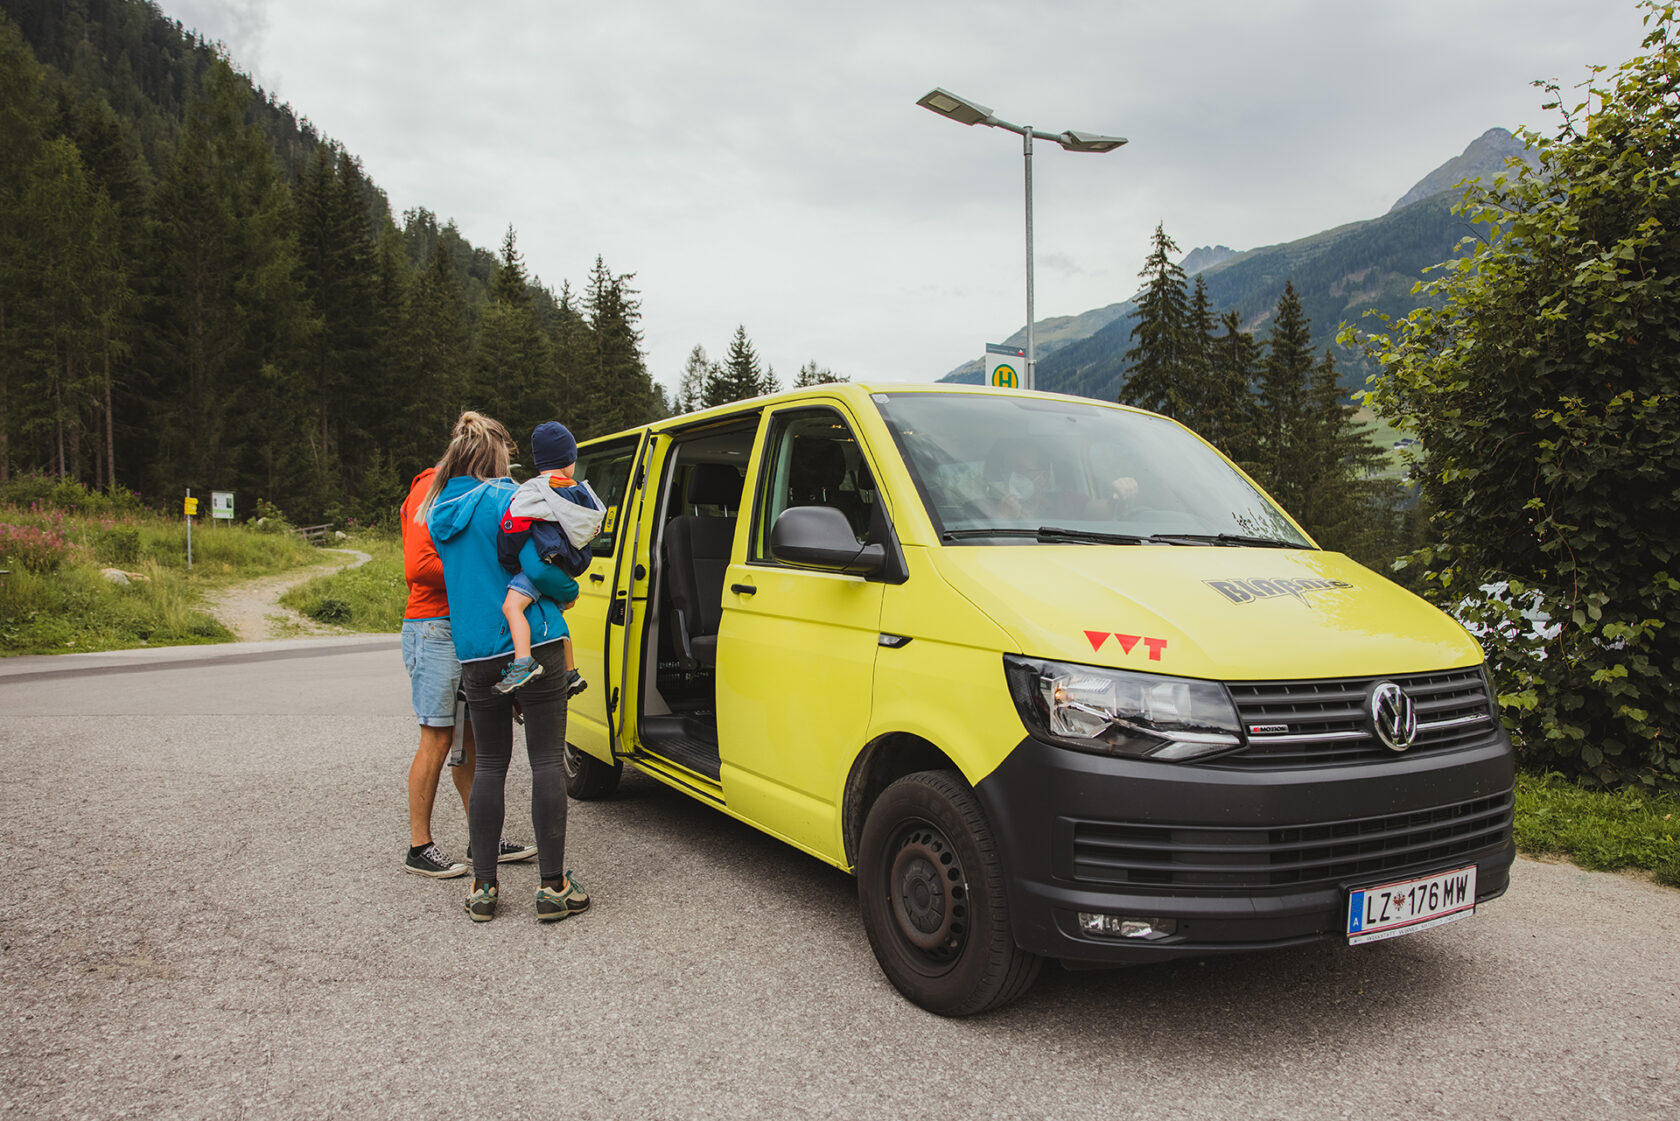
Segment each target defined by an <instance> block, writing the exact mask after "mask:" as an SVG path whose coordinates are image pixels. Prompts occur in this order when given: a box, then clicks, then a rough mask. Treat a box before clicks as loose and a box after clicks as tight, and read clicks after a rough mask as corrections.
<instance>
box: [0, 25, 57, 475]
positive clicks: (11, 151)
mask: <svg viewBox="0 0 1680 1121" xmlns="http://www.w3.org/2000/svg"><path fill="white" fill-rule="evenodd" d="M43 75H44V71H43V70H42V69H41V66H40V64H39V63H37V62H36V61H35V53H34V52H33V51H31V50H30V49H29V47H28V46H26V45H25V44H24V42H23V39H22V37H21V36H20V35H19V34H18V31H17V28H16V27H14V26H13V25H12V22H11V21H10V20H6V19H0V483H3V482H6V481H7V480H8V479H10V478H11V465H12V458H13V454H14V448H13V445H12V442H11V438H12V432H13V428H14V426H15V424H16V421H17V418H16V406H15V404H14V401H18V400H22V398H23V389H22V381H21V376H22V367H23V364H24V356H23V347H22V342H23V340H22V338H21V337H20V335H19V331H18V322H19V319H18V314H19V306H20V304H21V303H22V302H23V301H24V300H26V299H29V298H30V297H31V294H32V293H33V292H34V291H35V284H34V280H33V266H32V264H31V259H30V254H29V253H28V251H27V250H26V248H25V239H26V235H27V233H28V232H29V231H28V228H27V224H26V223H25V222H24V221H23V220H22V215H21V213H20V209H19V203H20V198H19V196H20V194H21V192H22V190H23V185H24V183H25V180H26V178H27V172H28V169H29V168H31V167H32V166H34V163H35V159H36V155H37V153H38V152H39V151H40V146H41V133H42V129H43V127H44V124H45V121H46V112H47V110H46V103H45V101H44V100H43V99H42V97H41V80H42V77H43Z"/></svg>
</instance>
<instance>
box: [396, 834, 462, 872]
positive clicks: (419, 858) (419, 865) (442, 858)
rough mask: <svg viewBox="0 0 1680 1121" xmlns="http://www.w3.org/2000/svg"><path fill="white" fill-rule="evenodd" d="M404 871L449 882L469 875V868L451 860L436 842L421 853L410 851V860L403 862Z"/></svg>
mask: <svg viewBox="0 0 1680 1121" xmlns="http://www.w3.org/2000/svg"><path fill="white" fill-rule="evenodd" d="M403 869H404V870H405V871H408V872H413V873H414V874H415V875H416V876H430V877H432V878H433V879H435V880H448V879H452V878H454V877H455V876H464V875H466V874H467V866H466V865H465V864H457V863H455V862H454V861H453V860H451V859H449V857H448V856H446V855H444V851H443V850H442V849H440V848H438V846H437V843H436V842H435V841H434V842H433V843H432V844H429V845H427V846H426V847H425V848H423V849H421V850H420V851H419V852H415V851H413V850H412V849H410V850H409V853H408V859H407V860H405V861H403Z"/></svg>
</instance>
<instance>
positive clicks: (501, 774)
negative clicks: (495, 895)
mask: <svg viewBox="0 0 1680 1121" xmlns="http://www.w3.org/2000/svg"><path fill="white" fill-rule="evenodd" d="M531 655H532V656H533V657H534V658H536V659H537V661H538V662H540V663H541V664H542V668H543V673H542V676H541V677H539V678H537V679H536V680H535V681H532V682H531V683H530V684H528V685H524V686H522V687H521V688H520V689H519V690H518V692H517V693H514V694H507V693H498V692H496V690H495V688H494V686H495V684H496V682H498V681H500V680H501V677H502V671H503V670H505V669H507V666H508V663H509V662H511V661H512V660H513V655H512V654H509V655H507V656H506V657H502V658H492V659H490V660H489V661H483V662H466V663H463V664H462V666H461V684H462V686H463V687H464V688H465V690H466V694H467V707H468V710H469V711H470V712H471V713H472V727H473V738H474V739H476V740H477V741H478V763H477V766H476V768H475V769H474V771H473V783H472V797H471V798H470V799H469V800H468V809H467V837H468V839H469V840H471V842H472V864H473V878H474V879H475V880H494V879H495V878H496V857H497V854H498V850H499V849H500V847H501V843H502V825H503V820H504V818H505V817H506V814H507V805H506V787H507V773H508V766H509V765H510V764H511V763H512V762H513V698H514V697H515V696H517V697H518V698H519V704H520V707H521V708H523V709H524V712H525V751H526V754H527V755H529V756H530V759H531V827H532V828H533V829H534V830H535V831H536V835H537V865H538V868H539V869H540V870H541V874H542V878H543V879H545V880H547V879H557V878H559V877H560V876H562V875H564V874H565V871H566V865H565V861H566V758H565V747H566V655H565V648H564V646H563V645H562V644H561V643H559V642H546V643H544V644H543V645H541V646H535V647H532V649H531Z"/></svg>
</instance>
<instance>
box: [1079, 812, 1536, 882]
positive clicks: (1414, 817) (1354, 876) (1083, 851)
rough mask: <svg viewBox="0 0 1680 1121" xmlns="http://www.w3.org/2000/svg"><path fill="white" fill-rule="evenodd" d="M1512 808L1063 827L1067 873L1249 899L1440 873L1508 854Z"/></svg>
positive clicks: (1082, 878) (1088, 878) (1082, 823)
mask: <svg viewBox="0 0 1680 1121" xmlns="http://www.w3.org/2000/svg"><path fill="white" fill-rule="evenodd" d="M1512 805H1513V799H1512V792H1511V791H1509V790H1507V791H1505V792H1504V793H1502V794H1496V795H1493V796H1490V797H1485V798H1476V799H1473V800H1471V801H1467V802H1457V803H1453V804H1450V805H1445V806H1437V807H1435V808H1433V809H1427V810H1419V811H1415V812H1413V813H1403V814H1390V815H1387V816H1383V817H1367V818H1355V819H1352V820H1348V821H1329V822H1322V823H1316V824H1309V825H1294V826H1289V827H1286V828H1273V829H1266V828H1228V827H1222V826H1208V825H1161V824H1147V825H1146V824H1130V823H1124V822H1110V821H1080V820H1077V819H1072V818H1060V819H1058V821H1057V835H1058V837H1059V838H1063V839H1064V841H1063V843H1068V844H1070V845H1071V857H1072V862H1071V866H1068V867H1067V868H1066V871H1068V872H1069V873H1070V874H1071V878H1072V879H1074V880H1078V881H1081V882H1084V883H1095V884H1116V885H1121V884H1123V885H1127V886H1140V885H1143V886H1150V887H1161V888H1172V887H1184V888H1195V889H1196V890H1197V891H1198V892H1206V891H1216V892H1221V893H1224V892H1231V893H1243V892H1254V891H1263V890H1266V889H1272V888H1281V887H1315V886H1331V885H1339V884H1343V883H1347V882H1349V881H1358V880H1366V881H1369V880H1371V879H1372V878H1374V877H1385V876H1392V877H1394V878H1403V877H1405V876H1407V875H1410V874H1413V873H1416V874H1422V873H1425V872H1429V871H1432V870H1436V869H1439V868H1441V867H1443V866H1444V865H1446V864H1448V863H1450V862H1452V861H1456V860H1459V859H1462V858H1465V857H1467V856H1469V855H1470V854H1473V853H1482V852H1484V851H1489V850H1494V849H1497V848H1500V847H1502V846H1503V845H1505V844H1506V843H1507V842H1508V841H1509V840H1510V837H1511V819H1512ZM1062 851H1063V852H1064V853H1066V852H1069V851H1070V849H1068V848H1064V849H1063V850H1062Z"/></svg>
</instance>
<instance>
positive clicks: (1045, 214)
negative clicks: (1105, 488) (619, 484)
mask: <svg viewBox="0 0 1680 1121" xmlns="http://www.w3.org/2000/svg"><path fill="white" fill-rule="evenodd" d="M161 4H162V7H163V9H164V11H165V12H166V13H167V14H168V15H170V16H172V17H174V18H176V19H179V20H181V21H182V22H183V23H184V24H186V25H187V26H189V27H194V28H197V29H198V30H199V32H200V33H201V34H203V35H205V36H206V37H208V38H210V39H213V40H219V41H221V42H222V43H224V44H226V46H227V48H228V51H229V54H230V55H231V57H232V60H233V63H234V65H235V66H236V67H237V68H239V69H241V70H243V71H245V72H246V73H248V74H251V75H252V76H253V77H254V78H255V79H256V81H257V82H258V83H259V84H260V85H262V86H263V87H264V88H266V89H268V90H269V91H271V92H273V93H275V94H276V95H277V96H278V97H279V99H280V100H282V101H285V102H288V103H290V105H291V106H292V108H293V110H294V111H295V112H296V113H297V114H298V115H299V116H301V117H306V118H308V119H309V120H310V121H312V122H314V124H315V126H316V127H317V128H318V129H319V130H320V131H321V132H322V133H323V134H324V135H326V136H328V137H331V138H333V139H335V140H337V141H339V142H341V143H342V144H343V145H344V146H345V147H346V148H347V149H348V150H349V151H350V152H351V153H353V154H355V155H357V156H359V157H360V158H361V159H362V161H363V165H364V167H365V169H366V171H367V174H368V175H369V176H370V177H371V178H372V179H373V180H374V181H375V182H376V183H378V184H379V186H380V187H382V188H384V190H385V191H386V192H387V194H388V195H389V196H390V200H391V207H392V211H393V213H394V215H395V216H396V217H397V219H398V221H399V222H400V221H401V214H402V211H403V210H404V209H407V208H410V207H416V206H423V207H426V208H427V209H429V210H431V211H433V212H434V213H436V214H437V215H438V216H439V219H440V220H444V221H447V220H449V219H453V220H454V221H455V223H456V224H457V225H458V226H459V228H460V229H461V232H462V233H463V234H464V235H465V236H466V237H467V238H468V239H469V240H470V241H472V242H473V243H474V244H475V245H480V246H483V247H486V248H490V249H496V248H498V247H499V246H500V243H501V239H502V235H503V233H504V232H505V231H506V229H507V228H508V226H509V225H512V226H513V228H514V230H515V232H516V234H517V238H518V245H519V250H520V252H521V253H522V255H523V256H524V258H525V262H526V265H527V268H528V269H529V270H530V272H531V273H533V274H534V275H535V276H537V277H538V278H540V279H541V280H542V282H543V283H545V284H547V285H548V286H549V287H551V288H553V289H554V290H556V291H558V290H559V288H560V285H561V282H562V281H566V280H569V281H571V283H572V285H573V286H574V287H579V286H581V284H582V283H583V281H584V280H585V278H586V276H587V275H588V272H589V269H590V267H591V265H592V264H593V262H594V260H595V257H596V256H597V255H600V256H602V257H603V258H604V259H605V261H606V263H607V265H608V266H609V267H610V268H611V269H612V270H613V271H614V272H621V273H623V272H633V273H635V274H636V284H637V286H638V287H639V288H640V289H641V292H642V312H643V316H644V319H643V324H642V326H643V330H644V335H645V340H644V347H645V349H646V352H647V358H648V365H649V368H650V370H651V371H652V372H653V375H654V377H655V378H656V379H657V380H659V381H660V382H662V383H663V384H665V385H666V386H667V387H674V386H675V384H676V380H677V377H678V374H679V372H680V371H681V368H682V365H683V362H684V360H685V359H686V358H687V356H688V352H689V351H690V349H691V348H693V347H694V346H695V345H696V344H698V345H701V346H703V347H705V348H706V350H707V352H708V354H709V355H710V356H711V357H712V358H714V359H716V358H721V357H722V356H723V354H724V351H725V350H726V348H727V347H728V344H729V340H730V337H731V335H732V334H733V332H734V330H735V327H736V325H737V324H741V325H744V326H745V327H746V329H747V333H748V335H749V336H750V337H751V338H752V340H753V342H754V344H755V346H756V347H757V349H758V351H759V354H760V355H761V356H762V357H763V358H764V359H765V360H767V361H769V362H770V363H772V364H773V365H774V366H775V368H776V372H777V375H778V376H779V377H780V378H781V380H782V383H783V384H784V385H786V384H788V383H789V382H791V381H792V380H793V377H794V375H795V373H796V372H797V370H798V368H799V366H800V365H801V364H802V363H804V362H806V361H809V360H813V359H814V360H815V361H817V362H818V363H819V364H821V365H824V366H828V367H831V368H832V369H834V370H835V371H836V372H839V373H842V374H846V375H849V376H850V377H852V378H853V379H854V380H863V379H879V380H889V381H929V380H933V379H936V378H938V377H940V376H941V375H943V374H945V373H946V372H947V371H949V370H950V369H952V368H953V367H955V366H957V365H958V364H960V363H962V362H964V361H967V360H969V359H971V358H974V357H977V356H978V355H979V354H980V353H981V352H982V351H983V349H984V344H985V343H987V342H1001V341H1002V340H1003V339H1004V338H1006V337H1007V336H1008V335H1010V334H1011V333H1012V332H1014V331H1016V330H1018V329H1019V328H1020V327H1021V326H1022V325H1023V324H1024V323H1025V320H1026V298H1025V279H1024V232H1023V225H1024V200H1023V184H1022V163H1023V161H1022V156H1021V142H1020V139H1019V137H1017V136H1015V135H1012V134H1010V133H1007V132H1003V131H1001V130H998V129H989V128H984V127H979V126H976V127H971V128H970V127H963V126H961V125H958V124H955V123H953V122H951V121H948V120H945V119H943V118H941V117H939V116H936V115H935V114H933V113H931V112H929V111H927V110H925V109H922V108H919V107H918V106H917V105H916V99H917V98H919V97H920V96H921V95H922V94H924V93H926V92H927V91H928V90H930V89H932V88H933V87H935V86H943V87H944V88H946V89H948V90H952V91H954V92H956V93H959V94H961V95H963V96H965V97H968V98H970V99H972V100H975V101H978V102H981V103H983V104H985V105H988V106H990V107H991V108H992V109H993V110H994V112H996V114H997V115H998V116H1000V117H1002V118H1004V119H1006V120H1009V121H1013V122H1015V123H1017V124H1030V125H1033V126H1036V127H1038V128H1040V129H1044V130H1046V131H1050V132H1060V131H1062V130H1064V129H1070V128H1071V129H1077V130H1080V131H1088V132H1099V133H1108V134H1112V135H1118V136H1125V137H1127V138H1129V140H1130V141H1131V143H1130V144H1129V145H1127V146H1126V147H1124V148H1121V149H1119V150H1118V151H1116V152H1112V153H1109V154H1106V155H1089V154H1075V153H1069V152H1064V151H1063V150H1062V149H1061V148H1060V147H1058V146H1057V145H1055V144H1053V143H1045V142H1042V141H1041V142H1039V143H1038V144H1037V146H1036V148H1035V150H1034V157H1033V195H1034V203H1035V206H1034V211H1035V213H1034V227H1035V229H1034V241H1035V244H1036V248H1037V268H1036V272H1035V278H1036V289H1037V293H1036V295H1037V302H1036V307H1037V313H1038V317H1039V318H1040V319H1043V318H1046V317H1049V316H1054V315H1072V314H1077V313H1079V312H1081V311H1085V310H1088V309H1091V308H1094V307H1101V306H1103V305H1105V304H1110V303H1114V302H1116V301H1119V300H1123V299H1125V298H1127V297H1128V296H1130V295H1131V294H1132V293H1133V292H1134V291H1135V290H1136V288H1137V273H1138V270H1139V269H1140V268H1141V267H1142V263H1143V259H1144V256H1145V254H1146V252H1147V249H1148V239H1149V235H1150V231H1151V230H1152V229H1153V227H1154V226H1155V224H1156V223H1157V222H1163V223H1165V226H1166V229H1167V232H1168V233H1169V234H1170V235H1171V236H1172V237H1173V239H1174V240H1175V241H1177V242H1178V244H1179V245H1180V246H1181V247H1182V248H1183V250H1184V252H1186V253H1188V252H1189V251H1190V250H1191V249H1193V248H1194V247H1196V246H1199V245H1213V244H1224V245H1229V246H1231V247H1232V248H1234V249H1239V250H1241V249H1251V248H1254V247H1256V246H1260V245H1268V244H1273V243H1276V242H1281V241H1289V240H1293V239H1294V238H1297V237H1302V236H1305V235H1307V234H1311V233H1315V232H1317V231H1319V230H1322V229H1327V228H1329V227H1331V226H1335V225H1339V224H1341V223H1345V222H1351V221H1356V220H1359V219H1364V218H1373V217H1376V216H1378V215H1380V214H1383V213H1384V212H1386V211H1387V210H1388V208H1389V207H1390V206H1391V205H1393V203H1394V201H1395V199H1397V198H1399V197H1400V196H1401V195H1402V194H1404V193H1405V192H1406V191H1407V190H1408V189H1409V188H1410V187H1411V186H1412V184H1413V183H1415V182H1416V181H1417V180H1418V179H1421V178H1422V177H1423V176H1424V175H1425V174H1427V173H1428V172H1429V171H1431V170H1433V169H1434V168H1435V167H1437V166H1438V165H1440V164H1441V163H1443V162H1445V161H1446V160H1447V159H1449V158H1451V157H1453V156H1455V155H1457V154H1458V153H1459V152H1461V151H1462V150H1463V149H1464V147H1465V146H1466V145H1467V144H1469V143H1470V141H1472V140H1474V139H1475V138H1476V137H1477V136H1479V135H1480V134H1481V133H1482V132H1483V131H1485V130H1486V129H1488V128H1490V127H1493V126H1503V127H1507V128H1512V129H1515V128H1517V127H1518V126H1521V125H1528V126H1532V127H1538V128H1541V129H1542V130H1543V131H1550V130H1551V128H1552V127H1553V124H1554V119H1553V117H1552V115H1551V114H1548V113H1546V112H1544V111H1542V109H1541V108H1540V106H1541V104H1542V100H1543V99H1542V96H1541V92H1540V91H1539V90H1536V89H1534V88H1533V87H1532V86H1531V85H1530V83H1531V82H1532V81H1533V80H1535V79H1541V78H1545V79H1557V80H1559V81H1561V82H1563V83H1564V84H1565V85H1567V86H1573V85H1575V84H1577V83H1578V82H1580V81H1582V80H1584V79H1585V77H1586V76H1587V67H1588V66H1589V64H1595V63H1596V64H1606V65H1611V66H1614V65H1615V64H1618V63H1620V62H1622V61H1623V60H1625V59H1627V58H1629V57H1631V56H1632V55H1634V54H1636V53H1638V51H1639V42H1640V39H1641V38H1642V32H1641V27H1640V22H1639V15H1640V13H1639V10H1638V9H1636V8H1635V7H1634V5H1633V3H1632V2H1631V0H1451V2H1447V0H1407V2H1404V3H1393V2H1390V3H1385V4H1359V3H1353V2H1350V0H1176V2H1174V0H1147V2H1145V0H1039V2H1036V3H1021V2H1006V0H996V2H987V0H963V2H961V3H923V4H918V3H914V2H905V0H844V2H836V3H812V2H809V0H806V2H801V0H712V2H711V3H696V2H695V0H614V2H612V3H584V2H582V0H525V2H517V3H516V2H494V0H481V2H477V3H465V4H463V3H460V2H459V0H449V2H444V0H283V2H267V0H161Z"/></svg>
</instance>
